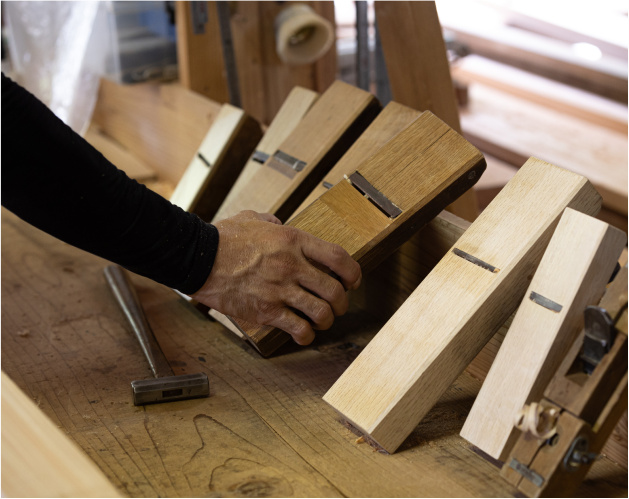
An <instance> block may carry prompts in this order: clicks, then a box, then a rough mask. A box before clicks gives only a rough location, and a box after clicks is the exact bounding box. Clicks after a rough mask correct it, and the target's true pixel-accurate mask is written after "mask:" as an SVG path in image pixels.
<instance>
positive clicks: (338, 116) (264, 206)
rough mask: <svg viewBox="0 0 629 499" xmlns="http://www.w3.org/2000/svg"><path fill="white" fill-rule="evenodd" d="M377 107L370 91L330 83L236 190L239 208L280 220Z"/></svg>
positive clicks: (375, 111)
mask: <svg viewBox="0 0 629 499" xmlns="http://www.w3.org/2000/svg"><path fill="white" fill-rule="evenodd" d="M379 111H380V104H379V103H378V101H377V100H376V98H375V97H374V96H373V95H371V94H370V93H368V92H365V91H363V90H360V89H358V88H356V87H353V86H351V85H348V84H346V83H343V82H341V81H336V82H334V83H333V84H332V85H331V86H330V88H328V90H326V91H325V92H324V93H323V95H321V97H319V99H318V100H317V101H316V102H315V103H314V104H313V106H312V107H311V108H310V111H308V113H307V114H306V116H304V118H303V119H302V120H301V121H300V122H299V124H298V125H297V127H296V128H295V129H294V130H293V132H292V133H291V134H290V135H289V136H288V137H287V138H286V139H285V140H284V141H283V142H282V143H281V145H280V146H279V148H278V149H277V151H274V152H273V154H272V155H271V156H270V157H269V158H268V159H267V160H266V161H265V163H264V167H263V168H260V169H259V170H258V171H257V172H256V173H255V174H254V175H252V176H251V178H250V180H249V182H248V183H247V186H246V187H243V188H242V189H241V190H240V192H239V194H238V196H239V197H240V198H241V206H242V207H243V209H249V210H254V211H257V212H259V213H272V214H274V215H275V216H276V217H278V218H279V219H280V220H282V222H285V221H286V220H287V219H288V217H290V216H291V215H292V213H293V212H294V211H295V209H296V208H297V207H298V206H299V205H300V204H301V202H302V201H303V200H304V199H305V198H306V196H308V194H310V192H311V191H312V189H313V188H314V187H315V186H316V185H317V184H318V183H319V182H321V180H322V179H323V177H324V175H325V174H326V173H328V171H329V170H330V169H331V168H332V167H333V166H334V165H335V164H336V162H337V161H338V160H339V159H340V158H341V156H343V154H344V153H345V151H347V149H349V147H350V146H351V145H352V144H353V143H354V141H355V140H356V139H357V138H358V137H359V136H360V135H361V134H362V133H363V131H364V130H365V129H366V128H367V127H368V126H369V124H370V123H371V122H372V121H373V119H374V118H375V117H376V116H377V115H378V113H379Z"/></svg>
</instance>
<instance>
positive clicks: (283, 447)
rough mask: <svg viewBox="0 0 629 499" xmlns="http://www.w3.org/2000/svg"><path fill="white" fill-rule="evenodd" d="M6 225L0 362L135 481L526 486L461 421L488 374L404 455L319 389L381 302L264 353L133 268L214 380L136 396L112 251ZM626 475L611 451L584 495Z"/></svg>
mask: <svg viewBox="0 0 629 499" xmlns="http://www.w3.org/2000/svg"><path fill="white" fill-rule="evenodd" d="M2 233H3V235H4V237H3V239H2V297H3V300H2V343H1V347H2V359H1V360H2V368H3V370H4V371H5V372H6V373H7V374H8V375H9V376H10V377H11V379H12V380H14V381H15V382H16V384H17V385H18V386H19V387H20V389H21V390H22V391H24V393H26V394H27V396H28V397H29V398H31V399H33V400H34V401H35V403H36V404H37V405H38V406H39V409H40V410H41V411H42V412H44V413H45V414H46V416H48V417H49V418H50V419H51V420H52V421H53V423H54V424H55V425H57V426H60V427H61V428H62V431H64V432H66V433H67V435H68V437H69V438H70V439H72V440H73V441H74V442H76V443H77V445H78V446H79V447H81V449H82V450H83V452H84V453H85V455H87V456H89V458H90V459H91V460H92V461H94V463H95V464H96V465H97V466H98V467H99V468H100V469H101V470H102V471H103V473H104V474H105V475H106V476H107V478H108V479H109V480H111V482H113V483H114V484H115V485H117V486H118V487H119V488H120V490H121V491H122V492H123V493H124V494H126V495H129V496H132V497H147V496H149V497H156V496H161V497H166V496H186V497H196V496H206V495H219V494H220V495H223V496H234V495H241V496H244V495H249V496H252V495H256V494H257V495H258V496H261V495H266V496H274V495H277V496H283V497H284V496H288V497H297V496H311V497H330V496H335V497H339V496H347V497H368V496H381V497H385V496H395V497H417V496H422V495H424V496H436V497H445V496H465V497H470V496H471V497H505V496H512V495H514V494H515V492H516V491H515V489H514V488H512V487H511V486H509V484H507V483H506V482H505V481H503V480H501V479H500V478H499V475H498V473H499V470H498V468H496V467H495V466H494V465H492V464H491V463H489V462H488V461H486V460H484V459H483V458H481V457H479V456H478V455H477V454H476V453H475V452H474V451H473V450H472V449H471V448H470V446H469V444H467V442H465V440H463V439H462V438H461V437H460V436H459V435H458V433H459V431H460V429H461V425H462V424H463V421H464V418H465V415H466V414H467V412H468V411H469V409H470V408H471V405H472V402H473V400H474V397H475V395H476V393H478V390H479V388H480V383H479V382H478V381H477V380H475V379H473V378H472V377H470V376H468V375H465V374H464V375H462V376H460V377H459V379H458V380H457V381H456V382H455V383H453V385H452V386H451V387H450V389H449V390H448V391H447V392H446V393H445V394H444V396H443V397H442V399H441V400H440V401H439V403H438V404H437V405H436V406H435V408H434V410H433V411H432V412H431V413H429V415H428V417H427V418H425V421H424V422H423V423H422V424H420V425H419V426H418V427H417V428H415V430H414V432H413V435H412V438H410V439H409V440H408V442H407V443H406V445H405V446H404V448H403V449H400V451H399V452H397V453H396V454H394V455H390V456H387V455H383V454H382V453H380V452H374V450H373V449H372V448H371V447H370V446H368V444H358V443H356V440H357V438H358V437H357V435H354V434H353V433H352V432H351V431H349V430H348V429H347V428H346V427H345V426H343V425H341V424H339V423H338V417H337V415H336V414H335V412H334V411H333V410H332V409H331V408H330V407H329V406H327V405H326V404H325V403H324V402H323V401H322V400H321V395H322V394H323V393H324V392H325V391H326V390H327V389H328V388H329V387H330V386H331V385H332V383H334V381H335V380H336V379H337V378H338V376H339V375H340V374H341V373H342V372H343V370H344V369H346V367H347V366H348V365H349V364H350V363H351V362H352V360H353V359H354V358H355V357H356V355H357V354H358V353H359V352H360V351H361V350H362V349H363V348H364V346H365V345H366V344H367V343H368V342H369V340H370V339H371V338H372V336H373V335H374V334H375V333H376V332H377V330H378V329H379V327H380V325H381V323H380V322H378V321H377V320H375V319H373V318H372V317H371V316H370V315H369V311H356V310H352V311H350V312H349V313H348V314H347V315H346V316H344V317H340V318H339V319H338V320H337V323H336V324H335V326H334V328H333V329H332V330H330V331H329V332H328V333H326V334H322V335H319V336H318V337H317V339H316V340H315V343H314V344H313V345H311V346H310V347H306V348H299V349H295V350H293V351H291V352H287V353H286V354H285V355H282V356H278V357H274V358H271V359H261V358H260V356H259V355H257V354H255V353H253V351H252V348H251V347H249V346H248V345H247V344H246V343H243V342H241V341H240V340H238V339H237V338H235V337H234V335H233V334H232V333H230V332H228V331H226V330H225V329H224V328H222V326H220V325H219V324H216V323H212V322H210V321H208V320H207V319H205V318H203V317H202V316H201V315H200V314H198V313H197V312H196V311H195V310H194V309H192V308H190V307H189V306H188V305H187V304H186V303H184V302H183V300H182V299H181V298H179V297H178V296H177V295H176V294H175V293H173V292H172V291H171V290H168V289H166V288H164V287H163V286H161V285H159V284H156V283H153V282H151V281H149V280H148V279H144V278H141V277H138V276H132V280H133V283H134V285H135V287H136V289H137V290H138V293H139V296H140V299H141V301H142V304H143V306H144V308H145V310H146V313H147V317H148V320H149V323H150V324H151V326H152V328H153V330H154V331H155V335H156V337H157V339H158V341H159V342H160V345H161V346H162V348H163V349H164V352H165V354H166V357H167V358H168V360H169V362H170V363H171V365H172V366H173V369H174V370H175V373H176V374H184V373H185V372H205V373H206V374H207V375H208V377H209V378H210V386H211V387H212V392H211V396H210V397H209V398H207V399H198V400H189V401H182V402H176V403H173V404H161V405H157V406H150V407H145V408H138V407H134V406H133V404H132V402H131V396H130V394H129V382H130V380H133V379H142V378H143V377H146V378H148V377H150V371H149V369H148V364H147V363H146V361H145V360H144V357H143V354H142V351H141V348H140V346H139V344H138V342H137V341H136V340H135V338H134V337H133V333H132V331H131V330H130V329H129V327H128V325H127V323H126V321H125V318H124V316H123V315H122V313H121V312H120V311H119V309H118V308H117V305H116V303H115V301H114V300H113V299H112V297H111V293H110V292H109V290H108V289H107V284H106V283H105V280H104V278H103V274H102V269H103V267H104V266H105V265H106V262H105V261H104V260H101V259H100V258H97V257H95V256H93V255H89V254H87V253H85V252H82V251H80V250H78V249H76V248H73V247H71V246H69V245H67V244H65V243H62V242H61V241H58V240H56V239H54V238H52V237H51V236H49V235H47V234H44V233H43V232H40V231H38V230H37V229H35V228H33V227H31V226H29V225H27V224H26V223H25V222H24V221H22V220H20V219H18V218H17V217H16V216H14V215H12V214H11V213H9V212H7V211H6V210H4V209H2ZM3 478H4V480H6V477H3ZM626 484H627V474H626V472H625V471H624V470H622V469H621V468H620V467H618V466H616V465H614V464H613V463H611V462H610V461H609V460H608V459H606V458H603V459H600V460H597V461H596V462H595V463H594V466H593V468H592V470H591V472H590V473H589V475H588V478H587V480H586V481H585V482H584V483H583V485H582V486H581V488H580V489H579V491H578V494H579V495H580V496H586V497H601V496H606V497H620V496H626V487H627V485H626ZM3 488H4V484H3ZM7 495H8V494H7ZM11 495H17V494H11Z"/></svg>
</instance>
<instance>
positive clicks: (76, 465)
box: [2, 371, 121, 497]
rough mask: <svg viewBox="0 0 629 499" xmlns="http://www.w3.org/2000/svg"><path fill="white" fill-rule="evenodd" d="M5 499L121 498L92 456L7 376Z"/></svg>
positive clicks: (4, 381) (4, 403)
mask: <svg viewBox="0 0 629 499" xmlns="http://www.w3.org/2000/svg"><path fill="white" fill-rule="evenodd" d="M2 496H3V497H121V495H120V492H119V491H118V490H117V489H116V488H115V487H114V486H113V485H112V484H111V482H109V480H107V478H106V477H105V475H104V474H103V472H102V471H101V470H100V469H99V468H98V466H96V464H95V463H94V462H93V461H92V460H91V459H90V458H89V457H88V456H87V454H85V453H84V452H83V450H82V449H81V448H80V447H78V446H77V445H76V444H75V443H74V442H73V441H71V440H70V439H69V438H68V437H67V436H66V435H64V434H63V433H62V431H61V430H60V429H59V428H58V427H57V426H55V425H54V424H53V423H52V422H51V421H50V419H48V418H47V417H46V416H45V415H44V413H43V412H42V411H41V410H40V409H38V407H37V406H36V405H35V404H34V403H33V401H32V400H30V399H29V398H28V397H27V396H26V394H25V393H24V392H22V390H20V389H19V387H18V386H17V385H16V384H15V383H14V382H13V381H12V380H11V378H9V376H7V375H6V374H5V373H4V371H3V372H2Z"/></svg>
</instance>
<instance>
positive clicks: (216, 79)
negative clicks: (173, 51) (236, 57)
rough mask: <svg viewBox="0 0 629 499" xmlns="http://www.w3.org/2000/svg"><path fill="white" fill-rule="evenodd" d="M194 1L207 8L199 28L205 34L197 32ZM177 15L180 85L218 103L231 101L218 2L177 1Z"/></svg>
mask: <svg viewBox="0 0 629 499" xmlns="http://www.w3.org/2000/svg"><path fill="white" fill-rule="evenodd" d="M192 3H198V4H202V5H199V6H198V7H194V8H199V9H202V8H203V6H205V8H206V10H205V12H206V14H207V22H205V23H201V25H200V27H199V31H203V32H202V33H195V30H194V26H193V18H192V17H193V16H192V9H193V7H192V5H191V4H192ZM175 17H176V23H177V61H178V65H179V80H180V81H181V84H182V85H183V86H184V87H185V88H187V89H190V90H193V91H195V92H198V93H200V94H202V95H205V96H206V97H209V98H210V99H212V100H215V101H217V102H221V103H224V102H229V93H228V91H227V80H226V78H225V63H224V61H223V50H222V46H221V32H220V29H219V25H218V15H217V12H216V2H203V3H201V2H187V1H182V2H176V11H175ZM201 26H202V27H201Z"/></svg>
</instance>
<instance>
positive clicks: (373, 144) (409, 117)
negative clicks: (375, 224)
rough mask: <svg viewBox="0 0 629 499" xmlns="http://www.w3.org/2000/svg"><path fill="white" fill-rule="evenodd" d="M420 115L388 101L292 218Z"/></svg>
mask: <svg viewBox="0 0 629 499" xmlns="http://www.w3.org/2000/svg"><path fill="white" fill-rule="evenodd" d="M420 114H421V112H420V111H416V110H415V109H411V108H410V107H407V106H403V105H402V104H398V103H397V102H389V103H388V104H387V105H386V106H385V108H384V109H383V110H382V111H381V112H380V114H379V115H378V116H377V117H376V119H375V120H373V122H372V123H371V125H369V126H368V127H367V130H365V132H364V133H363V134H362V135H361V136H360V137H359V138H358V139H357V140H356V142H354V144H353V145H352V147H350V148H349V149H348V151H347V152H346V153H345V154H344V155H343V157H342V158H341V159H340V160H339V162H338V163H337V164H336V165H335V166H334V168H332V169H331V170H330V171H329V172H328V174H327V175H326V176H325V177H323V181H322V182H320V183H319V184H318V185H317V187H315V188H314V189H313V191H312V192H311V193H310V195H309V196H308V197H307V198H306V199H305V200H304V202H303V203H301V205H300V206H299V208H297V210H295V213H294V214H293V216H295V215H297V214H298V213H299V212H301V211H302V210H304V209H305V208H306V207H307V206H308V205H310V204H311V203H312V202H314V200H315V199H318V198H319V197H321V196H322V195H323V194H324V193H326V192H327V190H328V189H329V188H330V187H331V186H333V185H336V184H338V183H339V182H340V181H341V180H343V176H344V175H349V174H350V173H352V172H354V171H355V170H356V168H358V167H359V166H360V165H361V164H362V162H363V161H365V160H367V159H368V158H369V157H371V156H372V155H373V154H375V153H376V152H377V151H378V149H380V148H381V147H382V146H384V145H385V144H386V143H387V142H388V141H389V140H390V139H392V138H393V137H395V135H397V134H398V133H399V132H401V131H402V130H403V129H404V128H405V127H406V126H408V125H409V124H410V123H411V122H413V121H414V120H416V119H417V118H418V117H419V115H420Z"/></svg>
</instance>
